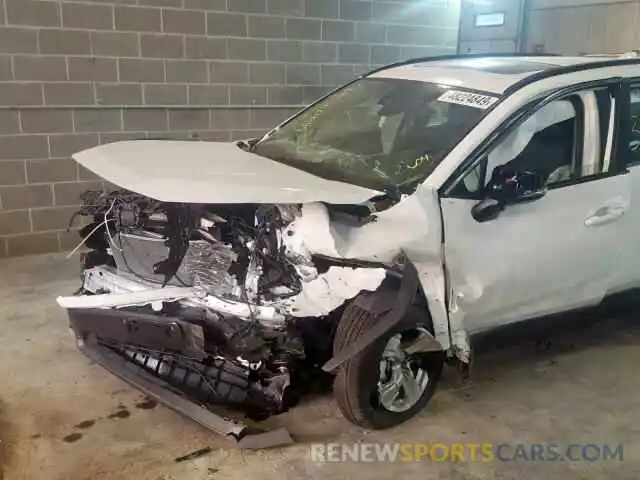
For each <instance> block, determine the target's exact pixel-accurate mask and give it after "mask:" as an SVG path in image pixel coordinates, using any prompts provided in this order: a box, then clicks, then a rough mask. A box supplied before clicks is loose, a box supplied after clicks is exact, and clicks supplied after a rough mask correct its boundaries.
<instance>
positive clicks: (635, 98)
mask: <svg viewBox="0 0 640 480" xmlns="http://www.w3.org/2000/svg"><path fill="white" fill-rule="evenodd" d="M630 99H631V108H630V113H631V137H630V138H629V150H630V151H631V158H630V159H629V161H630V162H631V163H640V87H632V88H631V92H630Z"/></svg>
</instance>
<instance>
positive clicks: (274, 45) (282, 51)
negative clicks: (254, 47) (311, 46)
mask: <svg viewBox="0 0 640 480" xmlns="http://www.w3.org/2000/svg"><path fill="white" fill-rule="evenodd" d="M302 50H303V43H302V42H300V41H296V40H269V41H268V42H267V60H270V61H276V62H301V61H302Z"/></svg>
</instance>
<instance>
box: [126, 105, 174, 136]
mask: <svg viewBox="0 0 640 480" xmlns="http://www.w3.org/2000/svg"><path fill="white" fill-rule="evenodd" d="M123 119H124V129H125V130H134V131H158V130H161V131H165V130H168V128H169V122H168V115H167V110H166V109H164V108H149V109H131V110H125V111H124V113H123Z"/></svg>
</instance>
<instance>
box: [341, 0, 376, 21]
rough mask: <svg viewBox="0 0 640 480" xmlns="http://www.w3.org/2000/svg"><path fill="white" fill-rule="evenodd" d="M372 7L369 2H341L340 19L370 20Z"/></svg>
mask: <svg viewBox="0 0 640 480" xmlns="http://www.w3.org/2000/svg"><path fill="white" fill-rule="evenodd" d="M372 15H373V6H372V1H371V0H342V4H341V8H340V18H344V19H345V20H371V17H372Z"/></svg>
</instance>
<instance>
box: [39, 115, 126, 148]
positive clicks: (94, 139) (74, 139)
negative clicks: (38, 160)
mask: <svg viewBox="0 0 640 480" xmlns="http://www.w3.org/2000/svg"><path fill="white" fill-rule="evenodd" d="M77 113H78V111H76V114H77ZM118 113H119V112H118ZM76 118H77V117H76ZM98 140H99V139H98V135H97V134H95V133H73V134H63V135H51V136H50V137H49V146H50V148H51V156H52V157H54V158H56V157H57V158H64V157H70V156H71V155H73V154H74V153H77V152H80V151H82V150H86V149H87V148H91V147H95V146H96V145H98V143H99V141H98Z"/></svg>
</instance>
